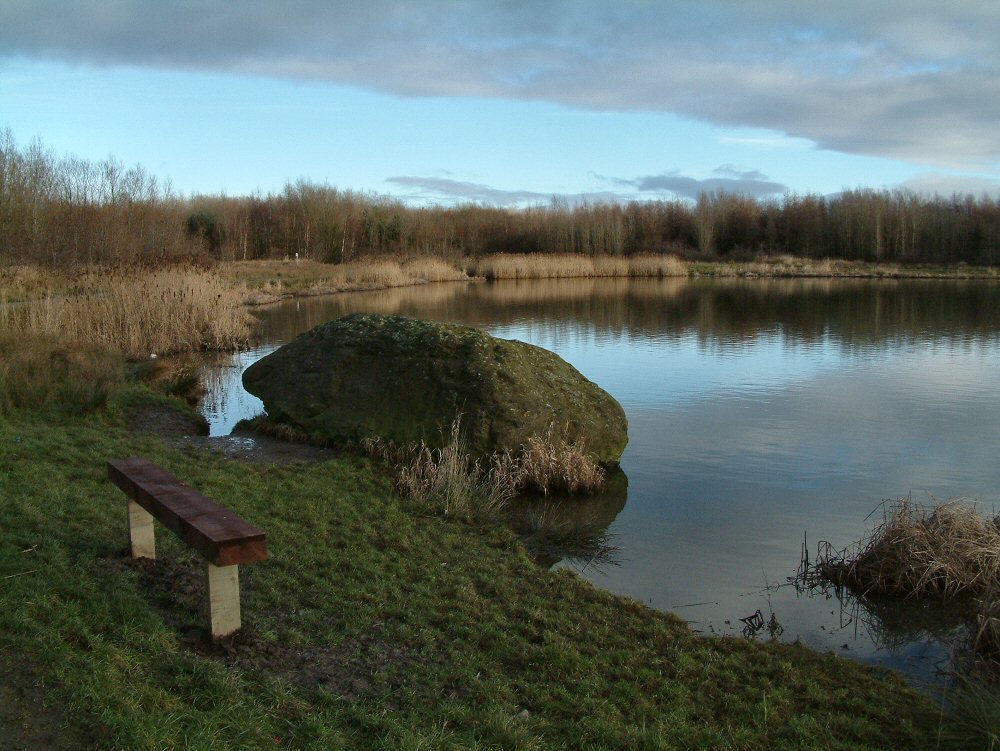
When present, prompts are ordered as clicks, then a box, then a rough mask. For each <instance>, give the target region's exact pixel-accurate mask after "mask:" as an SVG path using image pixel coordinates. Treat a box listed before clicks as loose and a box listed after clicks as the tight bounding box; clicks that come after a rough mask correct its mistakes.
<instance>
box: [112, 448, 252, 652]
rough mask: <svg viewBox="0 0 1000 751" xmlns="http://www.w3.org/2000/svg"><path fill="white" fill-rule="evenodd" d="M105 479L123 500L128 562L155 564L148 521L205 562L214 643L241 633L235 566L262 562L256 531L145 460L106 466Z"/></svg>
mask: <svg viewBox="0 0 1000 751" xmlns="http://www.w3.org/2000/svg"><path fill="white" fill-rule="evenodd" d="M108 477H109V478H110V479H111V481H112V482H113V483H114V484H115V485H117V486H118V487H119V488H121V489H122V490H123V491H124V492H125V495H127V496H128V499H129V500H128V518H129V539H130V541H131V546H132V557H133V558H156V540H155V534H154V525H153V518H154V517H155V518H157V519H159V520H160V521H161V522H163V524H164V525H165V526H166V527H167V528H168V529H170V530H172V531H173V532H174V533H175V534H176V535H177V536H178V537H180V538H181V539H182V540H183V541H184V542H186V543H187V544H188V545H190V546H191V547H192V548H194V549H195V550H197V551H198V552H199V553H201V555H202V556H204V557H205V559H207V560H208V574H207V577H206V584H207V589H208V619H209V624H210V627H211V631H212V638H213V639H220V638H222V637H224V636H229V635H230V634H233V633H235V632H237V631H239V630H240V625H241V621H240V575H239V565H238V564H240V563H251V562H252V561H260V560H263V559H264V558H267V538H266V536H265V534H264V533H263V532H262V531H261V530H259V529H257V527H255V526H253V525H252V524H250V523H248V522H246V521H244V520H243V519H241V518H240V517H239V516H237V515H236V514H234V513H233V512H232V511H230V510H229V509H227V508H225V507H224V506H220V505H219V504H218V503H216V502H215V501H213V500H211V499H210V498H206V497H205V496H203V495H202V494H201V493H199V492H198V491H197V490H195V489H194V488H192V487H191V486H190V485H187V484H185V483H183V482H181V481H180V480H178V479H177V478H176V477H174V476H173V475H171V474H170V473H169V472H166V471H165V470H163V469H161V468H160V467H157V466H156V465H155V464H153V463H152V462H151V461H149V460H148V459H142V458H139V457H133V458H131V459H117V460H114V461H110V462H108Z"/></svg>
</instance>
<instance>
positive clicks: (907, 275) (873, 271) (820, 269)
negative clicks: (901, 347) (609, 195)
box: [217, 254, 1000, 308]
mask: <svg viewBox="0 0 1000 751" xmlns="http://www.w3.org/2000/svg"><path fill="white" fill-rule="evenodd" d="M501 257H502V254H501ZM510 257H511V256H508V258H510ZM514 258H515V263H516V266H517V267H516V269H515V272H514V273H512V274H511V275H507V276H505V275H498V274H496V273H495V272H494V273H492V274H470V271H469V269H470V268H472V269H475V268H476V266H475V263H476V259H466V260H465V261H464V262H463V263H462V264H458V265H455V264H452V268H454V270H455V271H456V274H455V275H454V276H453V277H452V278H447V279H422V278H409V279H405V280H404V279H397V280H393V282H391V283H390V282H382V283H380V282H368V283H343V282H335V283H330V282H329V277H330V276H331V274H333V273H335V272H336V270H337V269H338V268H342V267H343V265H342V264H337V265H334V264H321V263H318V262H315V261H308V260H302V261H293V260H287V261H272V260H264V261H234V262H221V263H220V264H219V266H218V267H217V269H221V270H223V275H224V276H225V277H226V278H228V279H230V280H232V281H239V280H241V279H243V278H245V277H247V276H249V277H250V278H251V280H252V283H253V284H255V285H256V286H253V287H250V288H249V294H248V295H247V298H246V300H245V304H246V305H247V306H248V307H251V308H252V307H258V306H261V305H270V304H273V303H276V302H281V301H282V300H288V299H294V298H297V297H314V296H322V295H333V294H341V293H345V292H377V291H380V290H386V289H395V288H399V287H409V286H419V285H423V284H430V283H435V282H439V281H455V282H479V283H481V282H484V281H485V282H492V281H508V280H519V281H520V280H541V279H595V278H614V279H624V278H667V277H669V278H677V279H683V278H687V279H875V280H908V279H913V280H941V281H1000V269H998V268H995V267H986V266H974V267H970V266H967V265H961V264H959V265H956V266H932V265H914V266H903V265H900V264H874V263H863V262H854V261H839V260H823V261H808V260H804V259H795V258H782V259H769V260H764V261H751V262H737V261H683V262H682V263H683V264H684V269H683V271H682V272H681V271H678V272H677V273H630V271H629V268H628V267H627V266H619V267H618V268H614V267H612V268H609V269H600V270H599V271H598V272H596V273H595V271H594V270H593V269H590V270H588V269H583V270H576V271H574V269H573V268H572V267H571V266H569V267H568V268H563V269H556V273H552V270H551V269H546V268H543V267H542V264H544V263H546V262H550V261H551V260H552V259H551V257H545V256H541V257H537V258H536V257H532V256H516V257H514ZM559 258H560V259H562V260H565V261H566V262H567V265H568V264H569V263H570V262H572V261H575V260H576V258H575V257H573V256H561V257H559ZM438 260H440V261H441V262H442V263H448V261H446V260H445V259H438ZM479 260H482V259H479ZM363 264H364V262H361V264H360V265H363ZM241 269H242V270H244V271H245V272H246V273H244V274H240V273H239V271H240V270H241ZM262 271H263V272H265V274H269V277H268V278H267V279H263V280H262V279H261V272H262ZM287 272H293V274H292V278H293V280H294V281H293V283H292V286H291V287H290V288H287V289H286V288H285V287H284V284H283V282H282V280H281V276H282V274H283V273H287ZM295 272H297V273H295ZM275 284H277V285H281V287H280V288H279V289H274V285H275Z"/></svg>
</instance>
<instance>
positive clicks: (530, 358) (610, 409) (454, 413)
mask: <svg viewBox="0 0 1000 751" xmlns="http://www.w3.org/2000/svg"><path fill="white" fill-rule="evenodd" d="M243 385H244V386H245V387H246V389H247V390H248V391H250V392H251V393H252V394H255V395H257V396H258V397H260V398H261V399H262V400H263V402H264V406H265V408H266V409H267V412H268V415H269V416H270V417H271V419H273V420H277V421H280V422H285V423H288V424H291V425H293V426H295V427H297V428H299V429H301V430H303V431H305V432H306V433H307V434H309V435H311V436H313V437H315V438H316V439H317V440H321V441H329V442H333V443H345V442H352V441H358V440H360V439H362V438H366V437H369V436H379V437H381V438H383V439H385V440H389V441H392V442H394V443H397V444H405V443H410V442H419V441H424V442H426V443H427V445H429V446H432V447H440V446H441V445H442V444H444V443H445V442H447V440H448V438H449V436H450V426H451V424H452V422H453V421H454V420H455V419H456V418H459V417H460V419H461V426H462V434H463V437H464V438H465V440H466V441H467V442H468V447H469V449H470V451H472V452H473V453H475V454H477V455H480V456H486V455H489V454H491V453H493V452H494V451H508V450H509V451H512V452H518V451H520V449H521V447H522V446H523V445H524V443H525V442H526V441H527V440H528V439H529V438H530V437H532V436H544V435H546V433H547V432H548V430H549V427H550V426H553V425H554V426H555V429H556V431H558V433H559V435H561V436H562V437H565V438H567V439H569V440H571V441H572V440H576V439H581V440H582V441H583V442H584V445H585V446H586V448H587V450H588V451H590V452H592V453H593V454H594V455H595V456H596V458H597V459H598V461H600V462H601V463H602V464H606V465H613V464H616V463H617V462H618V459H619V458H620V457H621V454H622V451H623V450H624V449H625V444H626V443H627V442H628V434H627V429H628V424H627V421H626V418H625V412H624V411H623V410H622V408H621V405H620V404H618V402H617V401H615V400H614V398H612V397H611V395H610V394H608V393H607V392H606V391H604V390H603V389H601V388H600V387H599V386H597V385H596V384H594V383H592V382H591V381H588V380H587V379H586V378H584V377H583V375H581V374H580V372H579V371H578V370H576V368H574V367H573V366H572V365H570V364H569V363H567V362H566V361H565V360H563V359H562V358H561V357H559V356H558V355H556V354H554V353H552V352H549V351H547V350H544V349H542V348H540V347H536V346H533V345H531V344H525V343H524V342H518V341H512V340H507V339H497V338H495V337H492V336H490V335H489V334H487V333H486V332H484V331H481V330H479V329H475V328H470V327H467V326H456V325H452V324H442V323H432V322H429V321H418V320H413V319H410V318H403V317H400V316H379V315H365V314H354V315H349V316H346V317H344V318H340V319H338V320H335V321H330V322H328V323H324V324H322V325H320V326H317V327H316V328H314V329H313V330H311V331H308V332H306V333H305V334H302V335H301V336H299V337H298V338H297V339H295V340H294V341H292V342H289V343H288V344H286V345H285V346H283V347H281V348H280V349H278V350H277V351H275V352H273V353H272V354H270V355H268V356H267V357H264V358H262V359H261V360H259V361H258V362H256V363H254V364H253V365H252V366H250V367H249V368H247V370H246V372H245V373H244V375H243Z"/></svg>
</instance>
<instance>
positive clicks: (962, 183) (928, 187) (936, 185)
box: [899, 172, 1000, 200]
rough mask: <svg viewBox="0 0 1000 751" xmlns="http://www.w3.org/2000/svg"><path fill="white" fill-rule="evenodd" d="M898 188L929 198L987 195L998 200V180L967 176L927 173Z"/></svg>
mask: <svg viewBox="0 0 1000 751" xmlns="http://www.w3.org/2000/svg"><path fill="white" fill-rule="evenodd" d="M899 187H900V188H902V189H904V190H910V191H913V192H914V193H920V194H923V195H929V196H935V195H937V196H951V195H956V194H957V195H963V196H964V195H973V196H976V197H979V196H981V195H987V196H990V197H991V198H993V199H994V200H997V199H1000V180H996V179H991V178H988V177H978V176H969V175H948V174H942V173H938V172H928V173H925V174H922V175H917V176H916V177H912V178H910V179H909V180H907V181H906V182H904V183H902V184H901V185H900V186H899Z"/></svg>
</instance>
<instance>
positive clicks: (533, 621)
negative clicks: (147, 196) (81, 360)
mask: <svg viewBox="0 0 1000 751" xmlns="http://www.w3.org/2000/svg"><path fill="white" fill-rule="evenodd" d="M128 392H129V389H128V388H127V389H126V393H128ZM131 393H132V397H131V400H126V399H123V397H122V396H121V394H120V393H119V395H117V396H115V397H114V398H113V399H112V400H111V403H110V406H109V407H108V409H107V410H105V411H102V412H98V413H92V414H91V415H90V416H87V417H77V418H69V419H65V420H64V421H62V422H61V423H60V424H53V422H52V421H51V420H47V419H45V418H44V417H42V416H40V415H39V414H38V413H35V412H25V411H19V412H18V413H16V414H14V415H12V416H9V417H8V418H7V419H5V420H3V421H2V422H0V446H3V451H2V453H0V495H2V497H3V498H4V499H5V502H4V503H3V504H2V505H0V581H2V582H3V586H2V588H0V649H2V650H3V654H4V655H6V656H7V657H6V658H5V659H6V660H8V663H7V664H8V665H17V666H18V668H17V670H16V671H12V672H7V673H0V677H2V679H3V680H4V681H5V682H6V683H7V684H9V685H10V684H13V685H14V686H15V687H17V683H18V681H22V683H23V682H24V681H27V682H28V683H29V684H30V685H29V688H30V686H34V685H39V686H41V687H42V688H43V690H44V694H41V695H42V696H44V700H45V702H47V703H49V704H50V705H51V706H52V707H55V708H56V709H57V710H58V712H57V716H53V715H52V711H51V710H50V711H49V713H48V714H46V713H45V712H41V711H40V712H38V713H35V714H33V718H34V719H31V718H29V719H24V718H23V717H21V718H20V719H19V720H18V722H17V723H16V724H13V725H11V724H8V725H7V726H6V727H5V729H4V730H3V731H2V732H3V733H6V734H7V736H6V738H4V736H0V740H4V741H6V742H7V745H13V743H12V741H16V740H17V739H18V738H19V737H24V735H23V733H24V732H28V733H29V734H30V733H31V732H36V733H37V732H54V731H55V730H59V728H55V725H58V723H59V722H63V721H65V722H66V723H68V724H69V727H71V728H72V730H71V731H67V730H59V732H62V733H63V734H66V733H69V732H71V733H72V734H73V736H78V735H80V734H83V736H84V737H85V738H87V739H89V740H90V741H92V742H93V743H94V744H95V745H98V746H100V747H120V748H136V749H143V748H171V747H189V748H234V747H241V748H274V747H278V746H281V747H290V748H445V747H447V748H562V747H572V748H671V747H675V748H851V749H854V748H922V747H926V748H930V747H933V746H934V744H935V734H936V727H937V722H938V719H937V718H938V713H937V711H936V709H935V707H934V706H933V704H932V703H931V702H930V701H929V700H928V699H927V698H925V697H922V696H920V695H918V694H916V693H914V692H913V691H912V690H911V689H909V688H907V687H905V686H904V685H903V684H902V683H901V682H900V681H899V680H898V679H896V678H894V677H892V676H891V675H887V674H885V673H882V672H878V671H874V670H870V669H868V668H865V667H863V666H861V665H858V664H856V663H852V662H849V661H847V660H844V659H842V658H838V657H835V656H833V655H821V654H818V653H815V652H812V651H810V650H808V649H805V648H803V647H797V646H789V645H780V644H757V643H751V642H747V641H743V640H740V639H719V638H701V637H696V636H695V635H694V634H693V633H692V632H691V631H690V630H689V629H688V628H687V626H686V625H685V624H684V623H683V622H681V621H680V620H678V619H677V618H675V617H673V616H671V615H668V614H664V613H659V612H655V611H652V610H649V609H647V608H645V607H644V606H642V605H641V604H639V603H637V602H634V601H632V600H628V599H626V598H622V597H617V596H614V595H611V594H608V593H605V592H602V591H599V590H597V589H595V588H594V587H593V586H591V585H590V584H588V583H586V582H584V581H583V580H581V579H579V578H578V577H576V576H575V575H573V574H570V573H567V572H561V573H548V572H545V571H542V570H540V569H538V568H537V567H536V566H535V565H534V564H533V563H532V562H531V561H530V560H529V558H528V557H527V556H526V554H525V553H524V552H523V550H522V549H521V547H520V545H519V544H518V543H517V541H516V539H515V538H514V536H513V534H512V533H510V532H508V531H506V530H505V529H503V528H500V527H497V526H476V525H472V524H467V523H459V522H456V521H454V520H445V519H443V518H441V516H440V515H429V514H428V512H427V511H426V510H421V509H423V508H424V507H421V506H414V505H411V504H409V503H408V502H406V501H404V500H403V499H402V498H400V497H399V496H398V495H396V494H395V493H394V492H393V490H392V479H391V477H390V475H389V472H388V471H387V470H386V469H385V467H384V466H383V465H381V464H379V463H373V462H372V461H371V460H368V459H364V458H361V457H356V456H344V457H341V458H337V459H333V460H331V461H328V462H324V463H318V464H308V465H307V464H299V465H291V466H270V465H247V464H244V463H240V462H238V461H234V460H229V459H225V458H223V457H220V456H217V455H214V454H207V453H203V452H200V451H191V450H183V449H175V448H170V447H169V446H168V445H167V444H165V443H164V442H162V441H161V440H159V439H157V438H154V437H152V436H140V435H135V434H130V433H128V432H127V431H126V430H125V429H124V428H123V427H121V425H122V424H123V421H124V419H125V418H124V415H123V414H122V411H121V409H122V408H121V405H122V404H126V403H131V404H133V405H134V403H135V399H136V397H135V393H136V392H135V391H134V390H132V391H131ZM139 399H140V401H141V399H142V397H139ZM133 454H142V455H146V456H149V457H150V458H152V459H153V460H154V461H156V462H158V463H160V464H162V465H163V466H164V467H166V468H167V469H168V470H170V471H171V472H173V473H175V474H176V475H178V476H179V477H181V478H183V479H184V480H186V481H188V482H190V483H192V484H193V485H195V486H196V487H198V488H200V489H201V490H203V491H204V492H205V493H207V494H208V495H211V496H213V497H215V498H216V499H218V500H219V501H220V502H222V503H224V504H225V505H227V506H230V507H231V508H232V509H234V510H235V511H236V512H237V513H239V514H241V515H243V516H244V517H246V518H247V519H249V520H251V521H252V522H253V523H255V524H257V525H259V526H260V527H262V528H264V529H265V530H267V532H268V535H269V539H270V547H271V558H270V559H269V560H268V561H266V562H262V563H258V564H254V565H251V566H246V567H244V571H243V572H242V573H243V577H242V579H243V589H244V593H243V599H244V611H245V618H244V621H245V630H244V633H243V635H242V636H241V637H239V638H238V639H237V640H236V642H235V643H233V644H231V645H228V646H227V647H226V648H214V649H213V648H210V647H208V646H207V645H206V644H205V643H204V642H203V630H202V629H203V621H202V618H201V616H200V613H199V608H200V604H201V601H202V596H203V589H202V588H203V582H202V579H201V575H200V571H201V568H200V565H199V564H198V562H197V561H196V560H195V559H194V558H193V557H192V556H191V554H189V553H187V552H186V551H184V550H183V549H182V547H181V545H180V544H179V543H178V542H176V541H175V540H174V539H173V537H172V535H170V534H169V533H165V532H163V531H162V530H161V532H160V540H161V541H162V544H161V550H162V555H161V559H160V561H159V562H157V563H156V564H144V565H139V564H136V563H134V562H132V561H131V560H130V559H129V557H128V555H127V544H126V540H127V537H126V530H125V523H126V521H125V503H124V498H123V496H122V495H121V494H120V493H119V492H118V491H117V490H116V489H115V488H114V487H113V486H111V485H110V483H109V482H108V481H107V480H106V477H105V469H104V462H105V461H106V460H107V459H109V458H112V457H120V456H127V455H133ZM9 685H8V686H7V688H9ZM21 688H22V689H23V688H24V686H23V685H22V686H21ZM22 695H26V696H28V697H29V698H30V696H31V692H30V691H28V693H27V694H24V693H23V692H22ZM39 701H40V699H39ZM33 722H34V723H36V726H35V727H32V723H33ZM25 723H27V725H28V726H29V729H28V730H27V731H25V730H24V724H25ZM37 723H49V724H50V725H52V727H49V728H47V729H46V728H42V730H41V731H39V729H38V727H37ZM60 727H61V726H60ZM33 737H38V736H37V735H36V736H33ZM0 745H3V743H0Z"/></svg>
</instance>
